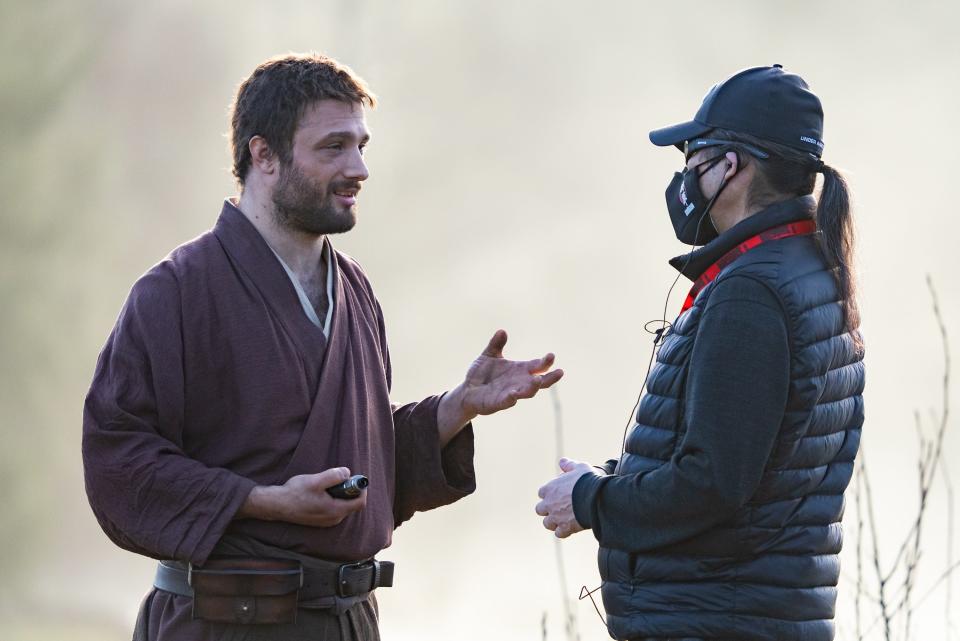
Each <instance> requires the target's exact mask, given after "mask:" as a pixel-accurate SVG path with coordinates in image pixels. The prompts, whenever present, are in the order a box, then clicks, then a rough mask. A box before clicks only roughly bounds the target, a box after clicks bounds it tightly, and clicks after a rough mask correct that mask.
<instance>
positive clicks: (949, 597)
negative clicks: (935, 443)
mask: <svg viewBox="0 0 960 641" xmlns="http://www.w3.org/2000/svg"><path fill="white" fill-rule="evenodd" d="M940 472H941V474H942V475H943V484H944V485H945V486H946V489H947V567H952V566H953V564H954V560H953V519H954V512H953V506H954V503H953V481H951V480H950V473H949V472H948V470H947V464H946V461H945V460H944V457H943V452H941V453H940ZM946 583H947V587H946V592H947V594H946V599H945V601H944V626H945V627H946V633H947V641H950V639H951V638H952V637H953V634H954V632H956V625H955V624H954V622H953V614H952V612H953V610H952V608H951V606H952V605H953V574H950V575H949V576H948V577H947V580H946Z"/></svg>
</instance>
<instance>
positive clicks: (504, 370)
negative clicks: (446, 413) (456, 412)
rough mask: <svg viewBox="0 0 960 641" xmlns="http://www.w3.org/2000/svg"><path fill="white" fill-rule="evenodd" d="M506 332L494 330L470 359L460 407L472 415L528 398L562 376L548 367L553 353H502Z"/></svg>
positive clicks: (560, 371) (490, 411)
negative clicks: (521, 357)
mask: <svg viewBox="0 0 960 641" xmlns="http://www.w3.org/2000/svg"><path fill="white" fill-rule="evenodd" d="M506 344H507V333H506V332H505V331H503V330H502V329H500V330H497V332H496V333H495V334H494V335H493V338H491V339H490V342H489V343H488V344H487V347H486V349H484V350H483V353H482V354H480V356H478V357H477V360H475V361H473V363H472V364H471V365H470V368H469V369H468V370H467V376H466V378H465V379H464V381H463V385H462V386H461V387H462V389H463V401H462V402H463V407H464V409H465V410H466V411H467V412H468V413H472V414H473V415H475V416H476V415H483V414H493V413H494V412H499V411H500V410H505V409H507V408H508V407H513V406H514V405H516V404H517V400H519V399H521V398H531V397H533V396H535V395H536V393H537V392H539V391H540V390H542V389H547V388H548V387H550V386H551V385H553V384H554V383H556V382H557V381H559V380H560V379H561V378H562V377H563V370H562V369H555V370H552V371H550V367H551V366H552V365H553V359H554V357H553V354H547V355H545V356H544V357H543V358H535V359H533V360H532V361H511V360H507V359H506V358H504V357H503V348H504V346H505V345H506Z"/></svg>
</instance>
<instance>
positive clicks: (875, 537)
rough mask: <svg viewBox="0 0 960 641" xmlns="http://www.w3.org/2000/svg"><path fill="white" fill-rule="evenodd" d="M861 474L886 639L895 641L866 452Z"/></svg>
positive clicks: (863, 457) (862, 454) (862, 455)
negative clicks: (881, 562)
mask: <svg viewBox="0 0 960 641" xmlns="http://www.w3.org/2000/svg"><path fill="white" fill-rule="evenodd" d="M860 474H861V475H862V476H863V489H864V490H865V493H866V500H867V518H868V519H869V520H870V539H871V541H872V543H873V567H874V570H875V571H876V573H877V583H878V584H879V586H878V587H879V592H878V596H879V599H880V616H881V617H883V631H884V638H885V639H886V640H887V641H893V631H892V629H891V626H890V623H891V619H892V618H893V617H892V615H891V614H890V613H889V612H888V606H887V595H886V590H887V580H886V579H885V578H884V574H883V570H881V569H880V541H879V539H880V536H879V534H878V530H877V519H876V516H875V515H874V512H873V491H872V490H871V489H870V475H869V474H868V473H867V461H866V456H865V453H864V452H861V453H860Z"/></svg>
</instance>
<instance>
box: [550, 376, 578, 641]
mask: <svg viewBox="0 0 960 641" xmlns="http://www.w3.org/2000/svg"><path fill="white" fill-rule="evenodd" d="M550 396H551V398H552V399H553V425H554V430H553V431H554V439H555V442H556V448H557V460H559V459H560V457H561V456H563V454H564V447H563V407H562V406H561V405H560V394H559V392H557V388H556V387H551V388H550ZM553 550H554V553H555V554H556V559H557V573H558V574H559V579H560V595H561V597H562V598H563V613H564V620H563V629H564V631H565V632H566V635H567V640H568V641H580V630H579V628H578V626H577V618H576V614H574V612H573V608H571V607H570V601H571V600H570V598H569V597H568V596H567V568H566V563H564V560H563V548H561V547H560V539H558V538H556V537H554V539H553Z"/></svg>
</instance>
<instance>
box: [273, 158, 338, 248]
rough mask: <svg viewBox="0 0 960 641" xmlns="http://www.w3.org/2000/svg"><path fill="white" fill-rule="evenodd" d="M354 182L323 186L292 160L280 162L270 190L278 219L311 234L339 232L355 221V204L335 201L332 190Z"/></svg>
mask: <svg viewBox="0 0 960 641" xmlns="http://www.w3.org/2000/svg"><path fill="white" fill-rule="evenodd" d="M350 184H353V183H343V184H341V183H330V184H329V185H327V186H326V187H325V188H324V187H321V186H318V185H316V184H315V183H313V182H311V181H310V179H308V178H307V177H306V176H304V175H303V173H302V172H301V171H300V170H299V169H298V168H297V167H296V166H294V164H293V163H292V162H290V163H289V164H287V163H282V164H281V166H280V178H279V180H278V181H277V186H276V187H275V188H274V190H273V197H272V200H273V205H274V217H275V218H276V221H277V223H278V224H279V225H280V226H282V227H286V228H287V229H290V230H292V231H297V232H301V233H305V234H310V235H313V236H321V235H324V234H342V233H344V232H347V231H350V230H351V229H353V227H354V225H356V224H357V214H356V205H354V206H352V207H347V208H345V207H342V206H340V205H338V204H337V202H336V196H335V195H334V191H336V190H338V189H341V188H343V187H346V186H348V185H350Z"/></svg>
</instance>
